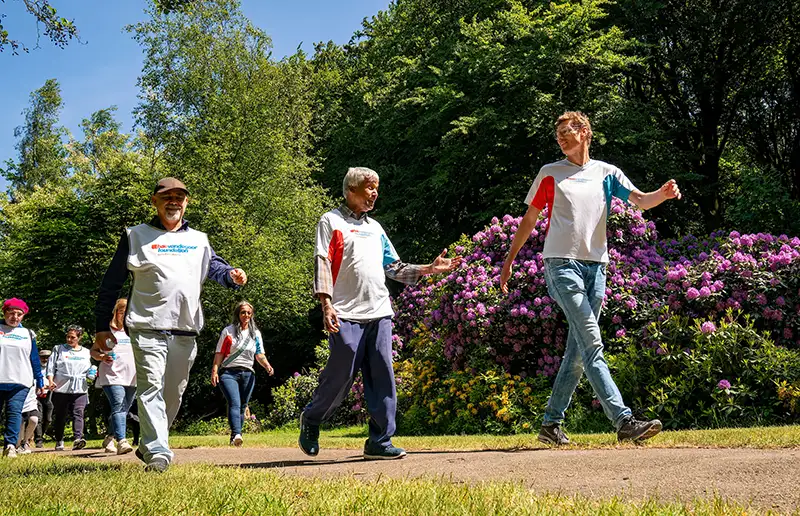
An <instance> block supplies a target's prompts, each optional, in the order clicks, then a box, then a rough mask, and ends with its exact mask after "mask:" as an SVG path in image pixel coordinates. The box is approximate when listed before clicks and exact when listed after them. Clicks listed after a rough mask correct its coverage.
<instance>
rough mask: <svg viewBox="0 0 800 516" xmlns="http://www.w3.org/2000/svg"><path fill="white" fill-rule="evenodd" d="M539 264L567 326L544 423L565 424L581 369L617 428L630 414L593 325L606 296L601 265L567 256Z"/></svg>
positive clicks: (598, 330) (603, 266)
mask: <svg viewBox="0 0 800 516" xmlns="http://www.w3.org/2000/svg"><path fill="white" fill-rule="evenodd" d="M544 263H545V267H544V277H545V281H546V282H547V290H548V292H549V293H550V297H552V298H553V299H555V300H556V302H557V303H558V305H559V306H560V307H561V309H562V310H563V311H564V315H566V317H567V324H568V325H569V333H568V335H567V347H566V350H565V351H564V358H563V360H562V361H561V366H560V367H559V369H558V375H557V376H556V381H555V384H554V385H553V393H552V394H551V395H550V399H549V400H548V402H547V409H545V413H544V422H545V424H561V423H562V422H563V421H564V412H566V410H567V407H569V403H570V401H571V400H572V394H573V393H574V392H575V388H576V387H577V386H578V381H580V379H581V375H582V374H583V372H584V371H586V378H587V379H588V380H589V384H590V385H591V386H592V389H594V392H595V394H596V395H597V398H598V399H599V400H600V404H601V405H602V407H603V412H605V414H606V416H607V417H608V419H610V420H611V422H612V423H613V424H614V427H615V428H617V429H619V427H620V426H622V424H623V423H624V422H625V420H626V419H628V418H629V417H630V416H631V409H629V408H628V407H626V406H625V403H623V401H622V395H621V394H620V392H619V389H618V388H617V384H615V383H614V380H613V378H611V372H610V371H609V370H608V364H607V363H606V359H605V358H604V357H603V341H602V340H601V338H600V326H599V325H598V321H599V319H600V309H601V308H602V305H603V296H605V292H606V266H605V264H602V263H598V262H588V261H582V260H571V259H567V258H547V259H545V261H544Z"/></svg>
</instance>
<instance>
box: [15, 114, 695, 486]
mask: <svg viewBox="0 0 800 516" xmlns="http://www.w3.org/2000/svg"><path fill="white" fill-rule="evenodd" d="M555 137H556V140H557V142H558V145H559V146H560V148H561V151H562V152H563V154H564V155H565V159H562V160H560V161H558V162H555V163H552V164H548V165H545V166H544V167H542V168H541V169H540V171H539V173H538V175H537V176H536V178H535V180H534V182H533V185H532V186H531V188H530V191H529V193H528V196H527V198H526V199H525V203H526V205H527V206H528V208H527V211H526V213H525V215H524V217H523V219H522V222H521V223H520V225H519V228H518V230H517V232H516V234H515V236H514V238H513V240H512V242H511V246H510V250H509V252H508V255H507V257H506V260H505V262H504V264H503V266H502V269H501V274H500V278H499V286H500V288H501V290H502V292H504V293H507V292H508V283H509V282H510V281H512V277H513V269H512V264H513V261H514V259H515V258H516V255H517V253H518V252H519V251H520V249H521V248H522V246H523V245H524V244H525V242H526V241H527V240H528V238H529V237H530V235H531V232H532V230H533V228H534V226H535V224H536V221H537V219H538V217H539V215H540V214H541V213H542V211H544V210H545V208H546V209H547V216H548V217H549V222H548V230H547V235H546V238H545V243H544V250H543V252H542V257H543V260H544V264H545V267H544V276H545V280H546V283H547V287H548V291H549V293H550V296H551V297H552V298H553V299H554V300H556V302H557V303H558V304H559V306H560V307H561V309H562V310H563V312H564V314H565V316H566V319H567V322H568V325H569V332H568V338H567V345H566V349H565V352H564V359H563V360H562V361H561V365H560V369H559V372H558V375H557V376H556V380H555V384H554V386H553V392H552V395H551V396H550V399H549V401H548V404H547V409H546V411H545V415H544V421H543V423H542V427H541V430H540V433H539V436H538V439H539V440H540V441H542V442H545V443H547V444H551V445H562V444H567V443H569V439H568V437H567V436H566V435H565V433H564V431H563V430H562V423H563V421H564V415H565V412H566V410H567V408H568V406H569V403H570V400H571V398H572V394H573V393H574V391H575V388H576V386H577V384H578V381H579V380H580V378H581V376H582V374H583V373H584V372H585V373H586V376H587V378H588V380H589V383H590V385H591V386H592V388H593V389H594V391H595V394H596V395H597V397H598V399H599V400H600V403H601V405H602V407H603V410H604V412H605V414H606V416H608V418H609V420H610V421H611V422H612V424H613V425H614V427H615V429H616V431H617V435H618V437H619V439H621V440H624V439H631V440H643V439H648V438H650V437H652V436H654V435H656V434H657V433H658V432H659V431H660V430H661V423H660V422H659V421H658V420H652V421H639V420H637V419H635V418H634V417H633V415H632V412H631V409H630V408H628V407H627V406H626V405H625V404H624V402H623V400H622V396H621V395H620V392H619V390H618V389H617V386H616V384H615V383H614V380H613V378H612V377H611V374H610V371H609V368H608V365H607V363H606V361H605V358H604V356H603V343H602V340H601V336H600V328H599V325H598V319H599V317H600V312H601V308H602V303H603V298H604V296H605V283H606V265H607V263H608V252H607V243H606V221H607V218H608V214H609V211H610V206H611V199H612V197H617V198H619V199H621V200H623V201H626V202H631V203H633V204H635V205H636V206H638V207H639V208H641V209H648V208H652V207H655V206H657V205H659V204H661V203H662V202H664V201H665V200H668V199H674V198H680V197H681V194H680V190H679V189H678V186H677V184H676V183H675V181H673V180H671V181H669V182H667V183H666V184H664V185H663V186H662V187H661V188H659V189H658V190H656V191H653V192H649V193H643V192H641V191H639V190H638V189H636V188H635V187H634V185H633V184H632V183H631V181H630V180H629V179H628V178H627V177H626V176H625V174H624V173H623V172H622V171H621V170H620V169H619V168H617V167H614V166H613V165H610V164H608V163H605V162H602V161H598V160H593V159H590V157H589V147H590V145H591V141H592V129H591V123H590V121H589V119H588V118H587V117H586V116H585V115H583V114H582V113H580V112H574V111H570V112H566V113H564V114H563V115H562V116H560V117H559V118H558V119H557V121H556V124H555ZM379 184H380V183H379V176H378V174H377V173H376V172H375V171H374V170H371V169H368V168H363V167H355V168H350V169H349V170H348V171H347V173H346V175H345V177H344V180H343V185H342V193H343V196H344V202H343V203H342V204H341V205H340V206H339V207H338V208H336V209H334V210H331V211H329V212H327V213H325V214H324V215H322V217H321V219H320V221H319V223H318V224H317V230H316V252H315V257H314V282H313V285H314V295H315V296H316V297H317V298H318V299H319V301H320V303H321V305H322V313H323V319H324V325H325V329H326V330H327V332H328V334H329V337H328V339H329V347H330V355H329V358H328V362H327V364H326V365H325V367H324V369H323V370H322V372H321V373H320V378H319V385H318V387H317V389H316V390H315V391H314V394H313V397H312V400H311V401H310V402H309V404H308V405H307V406H306V407H305V408H304V409H303V411H302V413H301V415H300V436H299V440H298V442H299V446H300V449H301V450H302V451H303V452H304V453H306V454H307V455H311V456H316V455H317V454H318V453H319V451H320V446H319V430H320V425H321V424H322V423H323V422H325V421H326V420H327V419H329V418H330V417H331V415H332V414H333V412H334V411H335V410H336V408H337V407H338V406H339V405H340V404H341V402H342V401H343V399H344V398H345V396H346V394H347V392H348V391H349V390H350V388H351V386H352V383H353V379H354V376H355V374H356V373H357V372H358V371H361V372H362V377H363V380H364V395H365V398H366V402H367V408H368V412H369V415H370V419H369V437H368V438H367V440H366V442H365V443H364V457H365V458H367V459H397V458H401V457H404V456H405V455H406V452H405V451H404V450H403V449H402V448H399V447H396V446H394V445H393V443H392V436H393V435H394V433H395V416H396V409H397V394H396V388H395V379H394V371H393V366H392V347H391V337H392V322H391V320H392V317H393V315H394V312H393V310H392V305H391V299H390V297H389V291H388V289H387V287H386V278H390V279H394V280H396V281H400V282H402V283H406V284H413V283H415V282H417V281H419V279H420V278H421V277H423V276H426V275H430V274H442V273H447V272H450V271H452V270H453V269H455V268H457V267H459V266H461V264H462V258H461V257H460V256H457V257H454V258H448V257H447V250H446V249H445V250H443V251H442V253H441V254H440V255H438V256H437V257H436V258H435V259H434V260H433V261H432V262H431V263H429V264H422V265H419V264H410V263H405V262H403V261H401V260H400V258H399V255H398V254H397V251H396V250H395V248H394V246H393V245H392V243H391V241H390V240H389V238H388V236H387V235H386V233H385V231H384V230H383V228H382V227H381V225H380V224H379V223H378V222H377V221H376V220H375V219H373V218H371V217H369V216H368V212H370V211H371V210H372V209H373V208H374V207H375V203H376V200H377V198H378V188H379ZM188 199H189V190H188V189H187V187H186V185H185V184H184V183H183V182H181V181H180V180H178V179H175V178H165V179H162V180H161V181H159V182H158V183H157V184H156V186H155V188H154V190H153V193H152V196H151V198H150V202H151V203H152V205H153V206H154V207H155V209H156V212H157V215H156V216H155V217H154V218H153V219H152V220H151V221H150V222H148V223H145V224H140V225H138V226H134V227H130V228H127V229H125V230H124V232H123V233H122V235H121V238H120V240H119V244H118V246H117V250H116V252H115V254H114V256H113V258H112V260H111V263H110V265H109V268H108V270H107V272H106V274H105V276H104V278H103V281H102V284H101V286H100V290H99V294H98V299H97V303H96V306H95V316H96V328H95V330H96V333H95V340H94V345H93V346H92V349H91V351H86V350H85V349H83V348H81V349H78V348H80V346H79V345H77V344H78V341H79V339H80V336H81V333H82V330H81V329H80V328H77V327H70V330H69V331H68V333H67V344H66V345H63V346H58V347H56V348H55V349H54V350H53V351H52V352H51V354H50V355H49V357H46V360H47V365H46V367H45V368H44V372H43V366H42V362H40V356H39V352H38V350H37V346H36V335H35V333H34V332H33V331H31V330H29V329H27V328H25V327H23V326H22V324H21V323H22V319H23V317H24V316H25V314H26V313H27V312H28V307H27V305H26V304H25V303H24V302H23V301H22V300H19V299H9V300H7V301H6V302H5V303H4V304H3V316H4V321H3V324H2V325H0V401H2V404H3V405H4V406H5V412H6V424H5V435H4V438H5V452H4V454H5V455H8V456H14V455H15V454H16V448H17V446H19V445H20V443H21V440H20V428H21V427H22V428H23V436H22V440H24V439H25V438H26V435H28V433H29V432H33V430H29V427H30V422H31V421H32V420H33V419H32V418H35V417H37V416H38V414H37V413H36V412H37V410H36V409H35V408H34V409H33V411H31V410H25V409H31V408H32V407H35V406H36V404H35V401H36V400H37V396H39V397H41V396H44V395H46V394H47V391H48V390H49V391H52V394H50V396H52V399H53V405H54V411H55V429H54V430H55V434H56V440H57V441H58V443H57V444H58V445H59V446H61V448H62V449H63V431H64V421H65V419H66V416H67V414H68V413H71V414H72V416H73V418H75V417H77V414H80V415H81V418H82V415H83V410H84V408H85V406H86V400H87V397H86V392H87V379H88V378H91V377H92V375H93V374H94V373H93V372H92V369H91V368H92V366H91V361H90V358H92V359H94V360H96V361H98V362H99V363H100V369H99V371H98V374H99V376H98V380H97V384H98V385H101V386H102V387H103V390H104V391H105V393H106V396H107V398H108V400H109V402H110V404H111V417H110V422H109V428H111V429H112V435H110V436H109V437H107V438H106V442H104V447H107V448H108V447H110V446H111V445H114V442H113V441H115V442H116V444H115V447H116V451H117V453H127V452H130V451H132V450H133V449H134V448H133V446H131V445H130V444H129V443H128V442H127V440H126V417H127V415H128V411H129V409H130V407H131V404H132V401H133V399H134V397H135V398H136V400H137V405H138V418H139V423H140V426H141V430H140V440H139V443H138V447H137V448H136V449H135V451H136V455H137V457H139V459H141V460H142V461H143V462H144V464H145V469H146V470H148V471H165V470H166V469H167V468H168V467H169V465H170V464H171V462H172V460H173V458H174V454H173V452H172V451H171V450H170V447H169V429H170V426H171V425H172V423H173V421H174V420H175V417H176V415H177V414H178V410H179V409H180V406H181V399H182V397H183V393H184V391H185V389H186V386H187V384H188V380H189V373H190V371H191V368H192V365H193V363H194V360H195V357H196V354H197V344H196V338H197V336H198V334H199V332H200V331H201V330H202V328H203V313H202V310H201V307H200V292H201V289H202V284H203V282H204V281H205V280H206V279H207V278H208V279H211V280H212V281H215V282H217V283H219V284H221V285H223V286H225V287H228V288H232V289H239V288H241V286H243V285H245V284H246V283H247V274H246V273H245V271H243V270H242V269H239V268H234V267H232V266H231V265H229V264H228V263H227V262H226V261H225V260H223V259H222V258H220V257H219V256H217V255H216V253H215V252H214V250H213V249H212V248H211V245H210V244H209V241H208V237H207V236H206V234H205V233H203V232H200V231H197V230H195V229H193V228H190V227H189V224H188V222H187V221H186V220H184V218H183V216H184V212H185V210H186V207H187V205H188ZM129 277H130V278H131V287H130V292H129V295H128V297H127V298H124V297H122V296H121V294H122V289H123V286H124V284H125V282H126V280H127V279H128V278H129ZM76 345H77V347H76ZM42 360H45V358H42ZM256 362H257V363H258V364H259V365H260V366H261V367H263V368H264V369H265V370H266V371H267V373H268V374H270V375H271V374H273V372H274V371H273V368H272V366H271V365H270V363H269V361H268V360H267V358H266V350H265V349H264V342H263V338H262V336H261V333H260V331H259V330H258V328H257V326H256V322H255V319H254V308H253V306H252V305H251V304H250V303H248V302H246V301H241V302H240V303H238V304H237V305H236V308H235V310H234V314H233V320H232V323H231V325H230V326H227V327H226V328H225V329H224V330H223V331H222V333H221V335H220V339H219V342H218V344H217V347H216V352H215V355H214V359H213V365H212V370H211V383H212V385H214V386H216V385H219V386H220V388H221V389H222V391H223V394H224V396H225V399H226V401H227V403H228V421H229V425H230V428H231V444H233V445H235V446H241V444H242V442H243V438H242V426H243V421H244V414H245V408H246V406H247V402H248V400H249V399H250V396H251V394H252V392H253V387H254V383H255V374H254V363H256ZM45 375H46V377H47V386H45V378H44V377H45ZM31 399H32V400H33V401H30V400H31ZM39 399H42V398H39ZM38 411H39V412H40V411H41V409H39V410H38ZM24 414H28V415H27V416H24ZM26 417H27V419H26V421H27V422H26V423H25V425H24V427H23V426H22V425H23V419H25V418H26ZM33 427H34V428H35V427H36V424H35V423H33ZM73 429H74V434H75V441H74V442H73V448H80V447H82V446H83V445H85V441H83V436H82V422H81V423H80V424H78V423H77V420H76V419H73ZM24 446H25V444H24V443H23V444H22V447H23V448H24Z"/></svg>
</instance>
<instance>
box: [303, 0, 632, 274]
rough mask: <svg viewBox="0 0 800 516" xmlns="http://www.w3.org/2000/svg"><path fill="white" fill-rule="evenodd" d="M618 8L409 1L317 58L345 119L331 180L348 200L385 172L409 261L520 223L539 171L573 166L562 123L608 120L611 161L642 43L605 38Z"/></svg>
mask: <svg viewBox="0 0 800 516" xmlns="http://www.w3.org/2000/svg"><path fill="white" fill-rule="evenodd" d="M606 5H607V3H606V2H604V1H588V2H560V3H550V2H538V1H521V0H482V1H466V0H449V1H446V2H433V1H431V0H408V1H404V2H397V3H393V4H391V5H390V7H389V10H388V11H385V12H381V13H379V14H378V15H377V16H375V17H374V18H373V19H371V20H368V21H365V22H364V27H363V29H362V31H361V32H360V33H358V34H357V35H356V37H355V38H354V40H353V41H352V42H351V44H350V45H346V46H345V47H344V48H343V49H341V50H339V49H336V48H334V47H332V46H330V45H328V46H318V48H317V54H316V55H315V56H314V65H315V70H316V71H317V73H318V74H322V75H323V77H324V78H325V80H321V81H320V87H321V88H322V91H321V93H320V98H321V99H322V100H324V103H326V104H327V103H329V102H330V101H333V102H334V103H333V104H332V105H333V106H338V107H335V109H337V111H331V109H333V108H331V107H330V105H329V106H328V107H326V108H325V110H324V112H323V113H322V114H320V116H319V117H318V119H317V121H318V125H317V130H318V131H319V133H318V137H319V140H318V146H317V151H318V153H319V154H318V155H319V156H320V158H321V159H322V160H324V161H323V163H324V172H323V173H322V174H321V175H320V179H321V181H322V182H323V184H325V185H326V186H328V187H329V188H331V189H332V191H333V192H335V193H336V194H337V195H338V192H339V186H338V185H339V184H341V178H342V176H343V174H344V171H345V170H346V168H347V167H348V166H355V165H363V166H369V167H371V168H374V169H375V170H376V171H378V173H379V174H380V176H381V185H382V188H381V190H382V192H381V199H380V200H379V202H378V206H377V209H376V217H378V218H379V220H381V222H383V223H385V224H386V225H387V226H388V230H389V234H390V235H391V237H392V239H393V241H394V242H395V244H396V245H397V247H398V248H399V251H400V254H401V256H403V257H404V258H408V259H419V260H424V259H429V258H430V256H431V254H432V253H434V252H437V251H440V250H441V248H442V246H444V245H446V244H447V243H449V242H452V241H454V240H456V239H457V238H458V236H459V235H460V234H462V233H472V232H473V230H474V228H475V227H479V226H481V225H482V224H485V223H486V221H488V220H489V218H491V216H493V215H495V214H497V213H508V212H511V213H516V212H518V211H519V210H520V209H522V208H521V203H520V201H521V200H522V199H524V197H525V193H526V191H527V188H528V187H529V186H530V184H531V182H532V180H533V177H534V176H535V175H536V172H537V170H538V168H539V167H540V166H541V165H543V164H545V163H547V162H548V161H552V160H553V159H557V158H558V157H559V155H560V153H559V152H558V147H557V145H556V143H555V141H554V140H553V130H554V128H553V123H554V121H555V118H556V117H557V116H558V115H559V114H561V112H563V111H564V110H566V109H581V110H584V111H586V112H588V113H590V114H592V115H594V116H595V120H596V125H597V127H598V130H597V131H596V133H597V137H596V140H595V145H594V146H593V152H596V153H598V154H599V155H601V156H602V152H603V151H602V148H603V142H604V141H605V136H604V132H605V131H604V120H605V119H607V118H610V117H611V115H612V114H613V112H614V108H615V106H617V105H619V104H620V103H621V100H620V97H619V93H618V87H619V84H620V83H621V82H622V81H623V74H624V72H625V71H626V70H627V69H628V68H629V67H630V66H631V64H632V62H633V61H632V59H631V58H630V57H629V54H630V53H631V52H632V49H631V44H632V42H630V41H629V40H626V39H625V38H624V37H623V35H622V33H621V32H620V31H619V30H618V29H616V28H613V27H611V28H605V27H603V24H604V18H605V11H604V8H605V7H606ZM326 81H330V83H331V84H332V85H333V86H334V87H335V88H340V89H339V91H338V94H337V93H332V92H330V91H328V90H327V89H325V82H326ZM595 149H597V150H595Z"/></svg>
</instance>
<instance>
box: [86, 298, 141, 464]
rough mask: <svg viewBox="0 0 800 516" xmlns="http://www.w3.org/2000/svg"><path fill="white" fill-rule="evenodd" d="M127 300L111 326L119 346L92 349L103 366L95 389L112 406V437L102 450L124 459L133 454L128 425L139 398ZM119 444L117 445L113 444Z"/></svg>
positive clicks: (118, 306)
mask: <svg viewBox="0 0 800 516" xmlns="http://www.w3.org/2000/svg"><path fill="white" fill-rule="evenodd" d="M127 308H128V300H127V299H125V298H121V299H118V300H117V303H116V304H115V305H114V318H113V319H112V320H111V324H110V325H109V326H110V328H111V331H112V333H113V334H114V340H115V341H116V344H115V345H113V348H112V350H111V351H102V350H101V349H100V346H98V344H97V342H95V343H94V345H93V346H92V350H91V354H92V358H93V359H95V360H97V361H98V362H100V367H99V370H98V374H97V382H96V384H95V385H96V386H97V387H98V388H102V389H103V392H104V393H105V395H106V397H107V398H108V402H109V404H110V405H111V414H110V416H109V418H108V427H109V429H110V434H111V435H107V436H106V438H105V440H104V441H103V449H104V450H105V451H106V452H108V453H116V454H117V455H122V454H125V453H129V452H132V451H133V446H131V445H130V444H129V443H128V439H127V438H126V432H127V427H126V425H125V423H126V421H125V420H126V419H127V416H128V410H129V409H130V408H131V404H132V403H133V398H134V396H135V395H136V364H135V363H134V360H133V349H132V348H131V339H130V337H128V334H127V333H125V328H124V327H123V326H124V320H125V311H126V309H127ZM115 440H116V445H115V444H114V441H115Z"/></svg>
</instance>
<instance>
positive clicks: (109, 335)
mask: <svg viewBox="0 0 800 516" xmlns="http://www.w3.org/2000/svg"><path fill="white" fill-rule="evenodd" d="M107 339H111V341H112V342H114V343H116V342H117V338H116V337H114V333H113V332H110V331H98V332H97V333H96V334H95V336H94V344H95V347H97V349H99V350H100V353H108V352H109V351H111V350H110V349H108V346H106V340H107Z"/></svg>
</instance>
